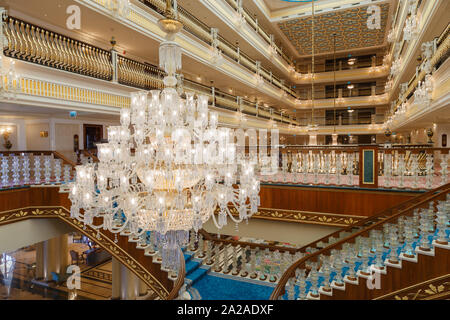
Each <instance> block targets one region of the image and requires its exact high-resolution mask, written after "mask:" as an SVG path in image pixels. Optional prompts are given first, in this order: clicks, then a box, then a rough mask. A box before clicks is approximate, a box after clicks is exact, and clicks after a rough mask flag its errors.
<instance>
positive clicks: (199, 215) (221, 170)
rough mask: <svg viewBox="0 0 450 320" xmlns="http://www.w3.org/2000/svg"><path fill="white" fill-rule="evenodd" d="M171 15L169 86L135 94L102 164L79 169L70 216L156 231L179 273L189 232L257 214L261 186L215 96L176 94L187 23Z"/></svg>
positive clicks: (165, 47)
mask: <svg viewBox="0 0 450 320" xmlns="http://www.w3.org/2000/svg"><path fill="white" fill-rule="evenodd" d="M172 17H173V16H170V15H168V14H167V15H166V18H165V19H161V20H160V26H161V28H162V29H163V30H164V31H165V32H166V33H167V37H166V39H167V40H166V41H163V42H162V43H161V45H160V49H159V57H160V66H161V67H162V68H163V69H164V70H165V72H166V73H167V76H166V77H165V78H164V84H165V89H163V90H162V91H159V90H152V91H151V92H150V95H149V94H148V92H145V91H140V92H137V93H132V94H131V106H130V108H123V109H122V110H121V112H120V126H112V127H109V128H108V142H107V143H102V144H97V147H98V159H99V162H98V163H97V164H93V163H88V164H85V165H81V166H77V167H76V180H75V182H73V183H72V184H71V186H70V194H69V199H70V200H71V201H72V207H71V216H72V217H75V218H77V219H79V220H80V221H82V222H84V223H85V224H87V225H90V226H91V227H93V228H95V229H100V228H103V229H106V230H109V231H110V232H112V233H120V232H122V231H123V230H128V231H130V232H131V234H132V235H134V236H136V237H139V236H145V235H146V234H147V232H148V231H150V232H155V235H156V237H155V238H156V245H157V246H158V249H159V250H160V252H161V256H162V260H163V261H162V267H163V268H164V269H166V270H172V271H175V270H178V266H179V257H180V254H179V249H180V247H184V246H186V245H187V244H188V242H189V231H190V230H192V229H193V230H194V231H195V232H197V231H198V230H199V229H201V228H202V225H203V224H204V223H205V222H206V221H208V220H209V219H210V218H211V219H212V220H213V222H214V224H215V225H216V226H217V227H218V228H222V227H223V226H224V225H226V224H227V219H228V217H229V218H230V219H231V220H232V221H233V222H235V223H239V222H242V221H243V220H247V219H248V218H249V217H250V216H251V215H252V214H254V213H256V212H257V207H258V205H259V189H260V185H259V181H258V180H257V179H256V178H255V177H256V174H255V172H254V167H255V163H254V161H251V160H249V157H247V156H245V154H244V153H242V154H241V152H243V151H241V150H240V149H243V148H240V149H239V148H238V146H237V145H236V144H235V143H234V135H233V134H231V131H230V129H227V128H219V127H218V126H217V125H218V115H217V113H214V112H209V111H208V97H207V96H202V95H200V96H197V99H195V98H194V94H193V93H191V92H186V93H185V99H183V98H181V97H180V96H179V95H178V93H177V92H176V90H175V88H174V86H175V85H176V83H177V81H176V77H175V72H176V71H177V70H179V69H180V68H181V49H180V47H179V46H178V45H177V43H176V42H175V41H174V36H175V34H176V33H177V32H178V31H179V30H180V29H181V28H182V25H181V23H180V22H179V21H177V20H175V19H173V18H172ZM244 150H245V149H244ZM231 208H234V209H235V210H231ZM216 209H217V211H218V214H217V217H216V215H215V211H216ZM232 211H233V212H236V213H237V214H236V215H233V214H232Z"/></svg>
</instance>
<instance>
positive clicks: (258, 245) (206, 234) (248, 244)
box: [199, 229, 298, 254]
mask: <svg viewBox="0 0 450 320" xmlns="http://www.w3.org/2000/svg"><path fill="white" fill-rule="evenodd" d="M199 233H201V234H202V235H203V237H204V238H205V239H206V240H209V241H213V242H216V243H222V244H225V245H226V244H231V245H232V246H238V245H239V246H241V247H250V248H259V249H261V250H264V249H269V250H270V251H277V250H278V251H279V252H283V251H287V252H289V253H291V254H295V253H296V252H297V251H298V249H297V248H289V247H282V246H274V245H269V244H264V243H254V242H246V241H239V240H229V239H219V238H215V237H213V236H212V235H211V234H210V233H209V232H208V231H206V230H204V229H200V230H199Z"/></svg>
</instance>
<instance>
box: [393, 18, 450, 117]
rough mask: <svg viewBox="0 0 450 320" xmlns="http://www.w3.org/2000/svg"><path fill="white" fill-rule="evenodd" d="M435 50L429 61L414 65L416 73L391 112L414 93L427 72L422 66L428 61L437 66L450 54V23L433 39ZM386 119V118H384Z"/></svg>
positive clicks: (425, 60)
mask: <svg viewBox="0 0 450 320" xmlns="http://www.w3.org/2000/svg"><path fill="white" fill-rule="evenodd" d="M435 46H436V47H435V51H434V54H433V56H432V57H431V59H430V61H428V60H427V59H424V60H423V61H422V62H421V63H420V64H419V66H417V67H416V73H415V74H414V75H413V76H412V77H411V79H410V80H409V81H408V86H407V88H406V90H405V92H404V94H403V96H399V99H397V101H396V104H395V106H394V108H393V109H392V110H391V112H392V113H391V114H395V112H396V111H397V110H398V109H399V107H400V105H401V104H402V103H403V102H404V101H406V100H408V99H409V98H411V97H412V96H413V94H414V91H415V90H416V89H417V88H418V86H419V84H420V82H421V81H423V80H424V79H425V76H426V75H427V73H426V72H425V69H426V68H424V66H425V64H427V63H429V64H430V66H431V68H432V69H433V68H437V67H439V66H440V65H441V64H442V63H443V62H444V61H446V60H447V59H448V57H449V55H450V24H448V25H447V27H446V28H445V29H444V31H442V33H441V34H440V35H439V37H437V38H436V40H435ZM391 114H390V113H388V114H386V118H389V116H390V115H391ZM386 120H387V119H386Z"/></svg>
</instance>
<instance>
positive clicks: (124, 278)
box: [120, 264, 139, 300]
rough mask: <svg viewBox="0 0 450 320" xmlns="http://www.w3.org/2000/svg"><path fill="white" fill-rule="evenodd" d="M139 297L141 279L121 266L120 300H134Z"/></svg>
mask: <svg viewBox="0 0 450 320" xmlns="http://www.w3.org/2000/svg"><path fill="white" fill-rule="evenodd" d="M138 296H139V278H138V277H137V276H136V275H135V274H134V273H132V272H131V271H130V270H129V269H128V268H127V267H125V266H124V265H123V264H121V265H120V299H121V300H134V299H136V297H138Z"/></svg>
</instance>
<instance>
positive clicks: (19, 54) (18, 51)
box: [11, 20, 23, 58]
mask: <svg viewBox="0 0 450 320" xmlns="http://www.w3.org/2000/svg"><path fill="white" fill-rule="evenodd" d="M11 27H12V28H11V31H12V32H13V33H14V38H15V40H16V52H15V56H16V57H18V58H21V57H22V52H23V44H22V39H21V38H20V36H19V33H18V31H17V29H18V28H19V21H17V20H16V21H13V24H12V26H11Z"/></svg>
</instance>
